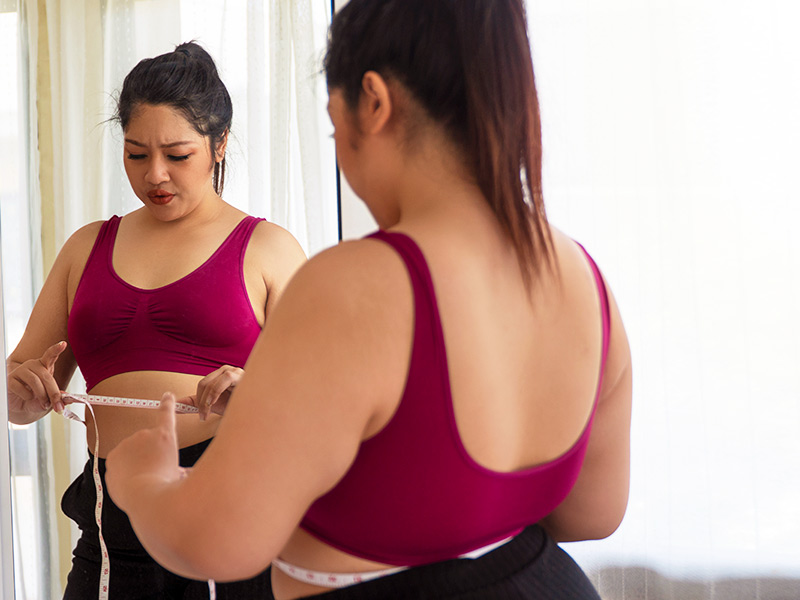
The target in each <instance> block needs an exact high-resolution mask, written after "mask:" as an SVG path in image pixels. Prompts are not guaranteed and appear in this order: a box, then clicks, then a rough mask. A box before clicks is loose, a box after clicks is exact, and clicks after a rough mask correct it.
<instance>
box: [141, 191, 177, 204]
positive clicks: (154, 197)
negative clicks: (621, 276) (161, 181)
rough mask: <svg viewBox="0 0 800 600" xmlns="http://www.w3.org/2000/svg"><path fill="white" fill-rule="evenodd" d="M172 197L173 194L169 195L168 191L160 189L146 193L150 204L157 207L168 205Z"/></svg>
mask: <svg viewBox="0 0 800 600" xmlns="http://www.w3.org/2000/svg"><path fill="white" fill-rule="evenodd" d="M174 195H175V194H170V193H169V192H168V191H166V190H161V189H158V190H150V191H149V192H147V197H148V198H149V199H150V202H152V203H153V204H159V205H164V204H168V203H169V201H170V200H172V197H173V196H174Z"/></svg>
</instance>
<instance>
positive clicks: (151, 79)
mask: <svg viewBox="0 0 800 600" xmlns="http://www.w3.org/2000/svg"><path fill="white" fill-rule="evenodd" d="M139 104H153V105H167V106H171V107H173V108H175V109H177V110H179V111H180V112H181V113H183V115H184V117H186V120H187V121H188V122H189V123H190V124H191V125H192V127H193V128H194V130H195V131H196V132H197V133H199V134H200V135H202V136H204V137H207V138H208V140H209V145H210V147H211V156H212V157H213V156H215V154H216V149H217V147H218V146H219V144H220V142H222V140H223V139H224V137H225V134H226V133H229V132H230V128H231V121H232V119H233V104H232V103H231V97H230V95H229V94H228V90H227V88H226V87H225V84H224V83H222V80H221V79H220V78H219V73H217V66H216V65H215V64H214V59H212V58H211V56H210V55H209V54H208V52H206V51H205V50H204V49H203V48H202V47H201V46H200V45H198V44H197V43H195V42H186V43H184V44H180V45H178V46H176V47H175V50H173V51H172V52H167V53H166V54H161V55H159V56H156V57H155V58H145V59H144V60H142V61H140V62H139V63H138V64H137V65H136V66H135V67H134V68H133V69H132V70H131V72H130V73H128V75H127V76H126V77H125V81H124V83H123V84H122V91H121V92H120V94H119V99H118V100H117V112H116V115H115V117H114V118H115V119H116V120H117V121H119V123H120V125H121V126H122V130H123V131H125V129H127V127H128V123H129V122H130V119H131V115H132V114H133V111H134V110H135V109H136V107H137V106H138V105H139ZM213 184H214V191H215V192H217V194H220V195H221V194H222V189H223V187H224V186H225V158H224V157H223V158H222V161H221V162H217V161H216V160H215V161H214V176H213Z"/></svg>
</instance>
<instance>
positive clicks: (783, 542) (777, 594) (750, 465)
mask: <svg viewBox="0 0 800 600" xmlns="http://www.w3.org/2000/svg"><path fill="white" fill-rule="evenodd" d="M527 5H528V19H529V26H530V33H531V43H532V47H533V52H534V64H535V68H536V75H537V84H538V86H539V93H540V100H541V107H542V121H543V127H544V151H545V158H544V160H545V163H544V177H545V179H544V190H545V200H546V202H547V205H548V210H549V215H550V217H551V220H552V221H553V222H554V223H555V224H556V225H557V226H560V227H562V228H563V229H564V230H566V231H567V232H568V233H569V234H571V235H573V236H574V237H576V238H577V239H579V240H581V242H583V243H584V244H585V245H586V246H587V248H588V249H589V251H590V252H591V253H593V255H594V256H595V258H596V259H597V260H598V262H599V264H600V265H601V267H602V268H603V269H604V272H605V274H606V276H607V278H608V280H609V282H610V284H611V286H612V288H613V290H614V292H615V294H616V296H617V299H618V301H619V305H620V308H621V311H622V316H623V319H624V320H625V324H626V327H627V330H628V334H629V336H630V340H631V346H632V351H633V360H634V415H633V416H634V418H633V433H632V435H633V438H632V443H633V448H632V453H633V456H632V459H633V464H632V470H633V472H632V485H631V496H630V505H629V509H628V514H627V516H626V517H625V521H624V522H623V524H622V527H621V528H620V530H619V531H618V532H617V533H615V534H614V535H613V536H612V537H611V538H609V539H607V540H603V541H598V542H587V543H582V544H567V545H566V546H565V548H566V549H567V550H568V551H569V552H570V553H571V554H572V555H573V556H574V557H575V558H576V559H577V560H578V562H579V563H580V564H581V565H582V566H583V567H584V568H585V569H586V570H587V571H589V572H590V573H591V574H592V576H593V577H594V579H595V581H596V583H597V585H598V587H599V589H600V590H601V592H602V594H603V597H604V598H607V599H617V598H619V599H626V600H628V599H639V598H646V599H661V598H669V599H673V598H674V599H683V598H693V599H694V598H697V599H701V598H702V599H713V598H720V599H723V598H724V599H725V600H729V599H734V600H735V599H739V598H742V599H744V598H747V599H750V598H761V599H764V600H766V599H777V598H780V599H788V598H800V583H798V582H800V519H798V518H797V516H798V507H800V468H798V465H800V436H798V435H797V430H798V427H799V426H800V377H798V373H800V366H799V365H800V315H799V314H798V310H797V307H798V306H800V285H799V284H798V281H797V277H798V276H799V275H800V238H799V237H798V236H797V234H796V232H795V227H796V223H797V221H798V220H799V219H800V204H798V202H797V201H798V200H799V199H800V197H799V196H798V193H797V182H796V179H797V178H796V174H797V172H798V164H800V151H798V144H797V140H798V139H800V117H799V116H798V110H797V107H798V106H800V77H799V76H798V69H797V61H798V59H800V38H798V36H797V35H796V31H795V28H796V27H795V26H796V24H797V23H798V22H800V8H798V5H797V3H795V2H792V1H791V0H775V1H771V2H762V3H754V2H748V1H745V0H727V1H725V2H723V1H722V0H692V1H689V0H670V1H669V2H666V1H656V0H653V1H647V2H641V1H632V0H607V1H606V2H601V3H593V2H588V1H584V0H561V1H559V2H550V1H548V0H527Z"/></svg>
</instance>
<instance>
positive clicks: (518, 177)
mask: <svg viewBox="0 0 800 600" xmlns="http://www.w3.org/2000/svg"><path fill="white" fill-rule="evenodd" d="M324 68H325V73H326V76H327V82H328V87H329V88H331V89H341V90H342V92H343V94H344V97H345V100H346V102H347V103H348V105H349V107H350V108H351V109H354V108H355V107H356V105H357V103H358V99H359V96H360V94H361V82H362V78H363V76H364V73H366V72H367V71H376V72H378V73H380V74H381V75H382V76H383V77H385V78H394V79H395V80H397V81H399V82H400V83H401V84H403V85H404V86H405V87H406V88H407V89H408V90H409V91H410V92H411V93H412V94H413V95H414V97H415V98H416V99H417V100H418V101H419V102H420V103H421V105H422V106H423V107H424V108H425V110H426V111H427V112H428V114H429V115H430V116H431V117H432V118H433V119H434V120H436V121H437V122H438V123H440V124H442V125H443V126H444V127H445V128H446V130H447V131H448V132H449V134H450V135H451V137H452V138H453V140H454V141H455V142H456V143H458V144H459V145H460V146H461V147H462V148H463V149H464V152H465V154H466V156H467V158H468V160H469V161H470V163H471V166H472V168H473V171H474V173H475V176H476V178H477V181H478V185H479V186H480V188H481V191H482V192H483V194H484V195H485V196H486V199H487V201H488V202H489V204H490V206H491V207H492V210H493V211H494V213H495V215H496V216H497V219H498V220H499V222H500V224H501V225H502V227H503V228H504V230H505V231H506V233H507V234H508V236H509V237H510V239H511V241H512V243H513V245H514V248H515V250H516V253H517V257H518V259H519V263H520V268H521V270H522V274H523V277H524V278H525V281H526V282H527V283H530V282H531V281H532V280H533V279H535V277H536V276H537V275H539V274H540V272H541V270H542V265H543V264H544V265H546V266H547V268H550V267H552V266H553V261H552V256H553V253H554V250H553V243H552V236H551V232H550V228H549V226H548V223H547V217H546V215H545V210H544V200H543V197H542V145H541V121H540V117H539V102H538V99H537V96H536V84H535V80H534V75H533V62H532V60H531V51H530V45H529V41H528V33H527V21H526V16H525V8H524V6H523V0H350V2H349V3H348V4H347V5H346V6H345V7H344V8H342V10H340V11H339V12H338V13H337V14H336V16H335V17H334V19H333V23H332V24H331V28H330V33H329V43H328V52H327V54H326V56H325V63H324Z"/></svg>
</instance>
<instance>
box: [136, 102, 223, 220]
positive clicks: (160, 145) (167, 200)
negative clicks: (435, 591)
mask: <svg viewBox="0 0 800 600" xmlns="http://www.w3.org/2000/svg"><path fill="white" fill-rule="evenodd" d="M124 133H125V155H124V162H125V172H126V173H127V175H128V180H129V181H130V184H131V187H132V188H133V191H134V193H135V194H136V196H137V197H138V198H139V200H141V201H142V202H143V203H144V205H145V206H146V207H147V208H148V209H150V211H151V212H152V213H153V214H154V215H155V216H156V217H157V218H159V219H163V220H173V219H177V218H180V217H182V216H185V215H187V214H189V213H190V212H192V211H193V210H194V209H195V208H197V206H199V205H200V204H201V203H202V202H203V201H204V200H206V199H208V198H212V197H214V196H215V195H216V194H215V192H214V187H213V184H212V175H213V170H214V162H215V157H212V154H211V148H210V146H209V142H208V138H206V137H204V136H202V135H200V134H199V133H197V131H195V130H194V128H193V127H192V125H191V124H190V123H189V122H188V121H187V120H186V118H185V117H184V116H183V114H182V113H181V112H180V111H178V110H176V109H174V108H172V107H171V106H167V105H151V104H140V105H139V106H137V107H136V109H135V110H134V112H133V114H132V115H131V118H130V121H129V122H128V127H127V129H126V130H125V132H124ZM220 152H224V145H223V147H222V148H221V149H220V151H218V152H217V158H218V159H220V160H221V156H220Z"/></svg>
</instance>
